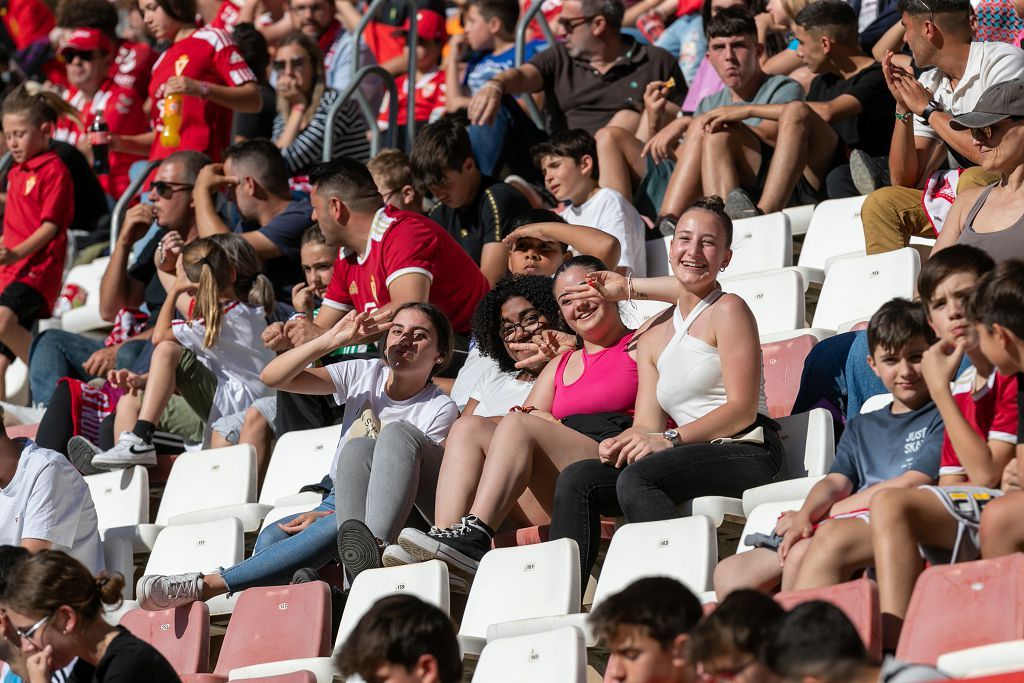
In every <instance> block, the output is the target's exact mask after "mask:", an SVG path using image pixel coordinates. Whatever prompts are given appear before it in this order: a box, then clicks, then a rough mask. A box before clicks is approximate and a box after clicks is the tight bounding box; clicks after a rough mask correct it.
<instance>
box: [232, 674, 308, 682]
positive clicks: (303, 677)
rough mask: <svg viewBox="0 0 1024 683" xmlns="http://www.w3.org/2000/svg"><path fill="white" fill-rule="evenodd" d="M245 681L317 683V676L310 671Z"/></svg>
mask: <svg viewBox="0 0 1024 683" xmlns="http://www.w3.org/2000/svg"><path fill="white" fill-rule="evenodd" d="M245 681H246V683H316V676H314V675H313V674H312V672H310V671H292V672H291V673H286V674H278V675H276V676H260V677H259V678H247V679H245Z"/></svg>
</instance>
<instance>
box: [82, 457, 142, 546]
mask: <svg viewBox="0 0 1024 683" xmlns="http://www.w3.org/2000/svg"><path fill="white" fill-rule="evenodd" d="M85 483H86V484H88V485H89V495H91V496H92V504H93V506H94V507H95V508H96V519H97V520H98V522H99V529H100V532H101V533H102V532H103V531H106V530H107V529H110V528H113V527H118V526H135V525H136V524H145V523H147V522H149V473H148V472H147V471H146V468H145V467H142V466H141V465H136V466H135V467H129V468H128V469H123V470H117V471H115V472H103V473H102V474H91V475H89V476H88V477H86V478H85Z"/></svg>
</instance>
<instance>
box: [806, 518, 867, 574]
mask: <svg viewBox="0 0 1024 683" xmlns="http://www.w3.org/2000/svg"><path fill="white" fill-rule="evenodd" d="M873 558H874V548H873V547H872V545H871V527H870V525H868V524H867V523H866V522H865V521H864V520H862V519H857V518H852V519H834V520H832V521H831V522H828V523H827V524H823V525H822V526H820V527H819V528H818V530H817V531H815V532H814V536H813V537H811V546H810V547H809V548H808V550H807V556H806V557H804V560H803V564H802V565H801V567H800V571H799V573H798V574H797V580H796V585H795V586H794V588H795V589H797V590H801V589H804V588H821V587H823V586H834V585H835V584H837V583H842V582H843V581H847V580H849V578H850V576H851V575H852V574H853V573H854V572H855V571H857V570H858V569H863V568H864V567H867V566H869V565H870V564H871V563H872V561H873Z"/></svg>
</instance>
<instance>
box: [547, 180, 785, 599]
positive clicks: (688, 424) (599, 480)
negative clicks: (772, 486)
mask: <svg viewBox="0 0 1024 683" xmlns="http://www.w3.org/2000/svg"><path fill="white" fill-rule="evenodd" d="M724 208H725V207H724V203H723V202H722V200H721V198H719V197H707V198H705V199H702V200H700V201H698V202H697V203H696V204H693V205H692V206H690V208H688V209H687V210H686V211H685V212H684V213H683V215H682V216H681V217H680V218H679V221H678V224H677V226H676V229H675V235H674V237H673V239H672V243H671V246H670V251H669V261H670V265H671V268H672V273H673V276H674V278H675V281H676V288H677V292H676V305H675V306H673V307H671V308H669V309H668V310H666V311H665V312H663V313H662V314H660V315H658V316H657V317H656V318H654V319H653V321H652V324H651V327H650V328H649V329H648V330H647V331H646V333H645V334H644V335H643V337H641V338H640V340H639V349H638V352H637V366H638V370H639V376H640V383H639V389H638V392H637V402H636V415H635V418H634V424H633V427H631V428H630V429H627V430H626V431H624V432H622V433H621V434H620V435H618V436H615V437H612V438H609V439H605V440H604V441H602V442H601V444H600V446H599V449H598V451H599V459H597V460H594V459H590V460H586V461H583V462H577V463H575V464H573V465H571V466H569V467H567V468H566V469H565V470H564V471H563V472H562V474H561V476H560V477H559V479H558V484H557V487H556V489H555V504H554V509H553V511H552V514H551V538H552V539H556V538H573V539H575V540H576V542H577V543H578V544H579V547H580V562H581V565H582V567H581V570H582V571H581V574H580V577H581V580H582V581H583V582H584V585H585V582H586V577H588V576H589V575H590V570H591V568H592V567H593V564H594V560H595V558H596V554H597V549H598V543H599V541H600V538H599V535H598V531H599V528H600V526H599V524H598V522H599V518H600V516H601V515H605V516H625V518H626V521H627V522H650V521H655V520H662V519H671V518H674V517H678V516H679V511H678V506H679V505H680V504H681V503H684V502H686V501H688V500H692V499H693V498H697V497H699V496H730V497H739V496H741V495H742V494H743V492H744V491H745V490H747V489H749V488H753V487H755V486H760V485H762V484H767V483H770V482H772V481H773V480H775V479H776V478H777V477H778V476H779V474H780V473H781V470H782V465H783V447H782V441H781V439H780V438H779V436H778V424H777V423H775V422H774V421H773V420H771V419H770V418H769V417H768V410H767V406H766V403H765V396H764V374H763V370H762V364H761V345H760V340H759V338H758V333H757V322H756V321H755V320H754V316H753V314H752V313H751V312H750V309H749V308H748V307H747V305H746V303H744V301H743V300H742V299H741V298H739V297H738V296H736V295H734V294H726V293H724V292H723V291H722V288H721V286H720V285H719V284H718V281H717V277H718V273H719V271H721V270H725V268H726V266H728V265H729V260H730V258H731V257H732V251H731V249H730V246H731V244H732V221H731V220H730V219H729V217H728V216H727V215H726V214H725V211H724ZM596 279H599V280H603V281H604V283H605V285H610V284H611V282H610V279H611V277H609V276H604V275H602V276H600V277H599V278H596ZM664 279H665V278H660V280H664ZM647 284H648V283H647V282H644V283H643V286H645V285H647ZM601 289H602V290H604V291H607V290H608V289H610V287H609V286H602V288H601ZM645 289H646V288H645ZM670 420H671V423H674V424H675V425H677V426H676V427H674V428H670V429H666V424H668V423H669V421H670ZM722 439H726V440H729V442H726V443H722V442H720V441H719V440H722ZM734 439H742V441H736V440H734Z"/></svg>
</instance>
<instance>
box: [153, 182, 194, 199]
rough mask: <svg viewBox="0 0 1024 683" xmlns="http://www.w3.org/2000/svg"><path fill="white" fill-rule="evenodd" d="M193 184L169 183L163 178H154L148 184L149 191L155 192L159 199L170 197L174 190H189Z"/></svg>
mask: <svg viewBox="0 0 1024 683" xmlns="http://www.w3.org/2000/svg"><path fill="white" fill-rule="evenodd" d="M193 187H194V186H193V185H189V184H188V183H169V182H167V181H165V180H154V181H153V182H152V183H150V185H149V191H150V192H156V194H157V196H158V197H160V198H161V199H170V198H171V197H173V196H174V193H175V192H184V191H185V190H191V189H192V188H193Z"/></svg>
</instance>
